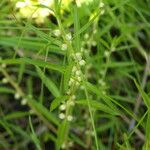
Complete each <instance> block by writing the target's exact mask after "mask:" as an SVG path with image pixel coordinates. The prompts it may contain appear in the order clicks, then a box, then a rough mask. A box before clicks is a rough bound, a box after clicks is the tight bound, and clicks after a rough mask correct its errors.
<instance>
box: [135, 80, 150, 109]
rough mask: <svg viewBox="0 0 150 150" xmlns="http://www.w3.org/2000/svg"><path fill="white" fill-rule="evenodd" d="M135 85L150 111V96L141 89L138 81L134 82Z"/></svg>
mask: <svg viewBox="0 0 150 150" xmlns="http://www.w3.org/2000/svg"><path fill="white" fill-rule="evenodd" d="M134 83H135V85H136V87H137V88H138V90H139V92H140V94H141V96H142V98H143V100H144V103H145V105H146V106H147V108H148V109H150V98H149V96H148V95H147V94H146V93H145V92H144V91H143V90H142V88H141V87H140V85H139V84H138V83H137V81H136V80H134Z"/></svg>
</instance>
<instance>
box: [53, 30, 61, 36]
mask: <svg viewBox="0 0 150 150" xmlns="http://www.w3.org/2000/svg"><path fill="white" fill-rule="evenodd" d="M53 34H54V35H55V36H56V37H59V36H60V35H61V32H60V30H58V29H56V30H54V31H53Z"/></svg>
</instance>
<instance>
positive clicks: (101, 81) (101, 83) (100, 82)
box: [98, 79, 106, 86]
mask: <svg viewBox="0 0 150 150" xmlns="http://www.w3.org/2000/svg"><path fill="white" fill-rule="evenodd" d="M98 83H99V84H100V85H102V86H105V85H106V83H105V82H104V81H103V80H101V79H100V80H98Z"/></svg>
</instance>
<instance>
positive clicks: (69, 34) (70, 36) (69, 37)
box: [66, 33, 72, 41]
mask: <svg viewBox="0 0 150 150" xmlns="http://www.w3.org/2000/svg"><path fill="white" fill-rule="evenodd" d="M71 39H72V35H71V33H68V34H66V40H67V41H71Z"/></svg>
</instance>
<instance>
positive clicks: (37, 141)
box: [29, 116, 41, 150]
mask: <svg viewBox="0 0 150 150" xmlns="http://www.w3.org/2000/svg"><path fill="white" fill-rule="evenodd" d="M29 125H30V128H31V131H32V134H31V138H32V140H33V142H34V144H35V146H36V148H37V149H38V150H41V146H40V141H39V139H38V137H37V135H36V133H35V131H34V129H33V125H32V121H31V117H30V116H29Z"/></svg>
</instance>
